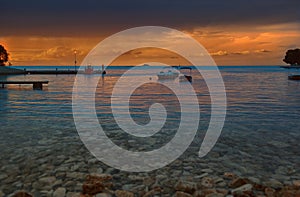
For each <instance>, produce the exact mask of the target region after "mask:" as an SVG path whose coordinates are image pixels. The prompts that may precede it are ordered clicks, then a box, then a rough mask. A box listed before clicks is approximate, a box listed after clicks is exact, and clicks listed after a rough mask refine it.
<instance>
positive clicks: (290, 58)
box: [283, 49, 300, 66]
mask: <svg viewBox="0 0 300 197" xmlns="http://www.w3.org/2000/svg"><path fill="white" fill-rule="evenodd" d="M283 61H284V62H285V63H287V64H290V65H299V66H300V49H290V50H288V51H287V52H286V55H285V57H284V59H283Z"/></svg>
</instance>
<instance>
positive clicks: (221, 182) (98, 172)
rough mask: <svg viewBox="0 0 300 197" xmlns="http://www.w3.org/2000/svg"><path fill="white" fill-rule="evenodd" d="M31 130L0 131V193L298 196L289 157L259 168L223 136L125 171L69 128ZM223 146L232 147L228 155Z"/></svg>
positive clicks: (1, 196)
mask: <svg viewBox="0 0 300 197" xmlns="http://www.w3.org/2000/svg"><path fill="white" fill-rule="evenodd" d="M31 132H32V133H34V131H32V130H31ZM35 134H36V135H35V137H34V138H31V140H28V137H27V136H26V135H22V134H19V135H18V136H16V135H14V138H15V140H14V141H8V140H7V139H4V138H3V139H1V137H0V139H1V140H6V142H7V143H6V147H3V145H0V148H1V150H3V151H2V153H1V160H0V166H1V168H0V171H1V174H0V183H1V184H0V197H6V196H10V197H12V196H15V197H21V196H22V197H23V196H24V197H32V196H33V197H44V196H45V197H64V196H66V197H79V196H81V197H90V196H96V197H110V196H117V197H131V196H143V197H149V196H177V197H191V196H195V197H202V196H203V197H221V196H224V197H226V196H227V197H230V196H245V197H246V196H261V197H262V196H266V197H271V196H276V197H277V196H278V197H279V196H283V197H285V196H300V193H299V191H300V176H299V171H298V169H297V168H295V167H294V166H293V165H292V163H289V164H288V162H287V161H284V160H283V161H282V162H283V163H276V165H274V166H273V167H272V166H271V165H272V164H271V163H270V164H269V166H266V168H265V169H260V168H261V167H259V166H258V165H259V163H260V158H258V157H253V158H251V157H250V155H247V154H246V153H245V152H242V150H243V148H240V149H241V150H238V151H239V154H237V153H234V151H233V150H231V149H230V147H228V146H227V147H226V148H225V146H226V145H225V144H223V143H224V141H223V140H221V141H220V142H219V143H218V145H216V147H215V149H214V151H212V152H211V153H210V154H209V155H208V156H207V157H205V158H199V157H197V156H196V155H194V153H195V152H197V150H198V146H197V147H193V146H191V147H190V148H189V149H188V150H187V152H186V153H185V154H184V155H183V156H182V157H180V158H178V159H177V160H176V161H174V162H172V163H171V164H169V165H168V166H166V167H164V168H161V169H158V170H155V171H152V172H148V173H129V172H124V171H119V170H117V169H114V168H111V167H109V166H107V165H105V164H103V163H102V162H100V161H98V160H97V159H96V158H94V157H93V156H92V155H91V154H90V153H89V152H88V150H87V149H86V148H85V146H84V145H83V144H82V142H81V141H80V139H79V138H78V136H76V135H74V134H73V136H72V135H71V134H70V133H69V134H66V133H59V132H58V133H51V134H52V135H53V136H52V137H47V138H44V137H41V136H43V135H42V134H40V133H39V132H36V133H35ZM66 135H67V136H66ZM54 136H55V137H54ZM10 137H13V136H12V135H11V136H10ZM25 139H26V140H25ZM274 144H275V142H274ZM9 147H12V148H9ZM222 150H223V152H224V150H226V151H231V152H230V153H228V154H229V155H232V156H231V157H230V158H231V159H226V158H227V157H225V156H224V155H222V154H223V152H222ZM233 156H234V157H233ZM239 157H241V158H240V161H242V160H243V162H245V164H247V162H246V161H247V158H248V157H249V158H248V159H249V160H250V158H251V159H252V161H251V163H252V164H253V165H249V164H247V165H248V166H249V167H248V168H246V167H244V166H245V164H243V163H242V162H240V163H239V162H238V161H239V159H238V158H239ZM255 159H256V160H255ZM273 159H274V158H273ZM284 163H285V164H286V165H285V166H284V165H283V164H284ZM264 165H266V164H265V163H264ZM255 167H256V168H255ZM256 169H257V171H255V170H256ZM266 169H270V170H272V171H273V169H275V170H274V171H273V174H272V173H270V172H268V171H267V170H266ZM262 170H264V171H265V173H264V172H263V171H262Z"/></svg>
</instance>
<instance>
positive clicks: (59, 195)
mask: <svg viewBox="0 0 300 197" xmlns="http://www.w3.org/2000/svg"><path fill="white" fill-rule="evenodd" d="M65 196H66V189H65V188H63V187H59V188H57V189H56V190H55V192H54V193H53V197H65Z"/></svg>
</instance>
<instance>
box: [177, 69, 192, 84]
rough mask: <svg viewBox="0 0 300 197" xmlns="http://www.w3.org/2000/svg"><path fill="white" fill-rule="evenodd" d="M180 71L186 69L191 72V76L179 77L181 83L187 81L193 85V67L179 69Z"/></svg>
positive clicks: (182, 75)
mask: <svg viewBox="0 0 300 197" xmlns="http://www.w3.org/2000/svg"><path fill="white" fill-rule="evenodd" d="M179 69H180V70H184V69H186V70H190V73H189V74H181V75H180V76H179V81H180V82H186V81H188V82H190V83H192V81H193V77H192V68H191V67H179Z"/></svg>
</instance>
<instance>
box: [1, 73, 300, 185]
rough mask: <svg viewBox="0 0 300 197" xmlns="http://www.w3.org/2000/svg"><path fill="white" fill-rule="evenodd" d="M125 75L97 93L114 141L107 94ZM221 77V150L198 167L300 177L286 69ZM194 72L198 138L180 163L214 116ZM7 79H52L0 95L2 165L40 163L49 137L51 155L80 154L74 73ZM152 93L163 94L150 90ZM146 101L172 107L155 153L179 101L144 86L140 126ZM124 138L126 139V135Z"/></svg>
mask: <svg viewBox="0 0 300 197" xmlns="http://www.w3.org/2000/svg"><path fill="white" fill-rule="evenodd" d="M124 71H125V70H124V69H113V70H110V71H109V72H108V75H107V76H106V77H105V79H104V80H102V79H101V80H100V81H99V84H98V88H97V93H96V109H97V113H98V114H97V115H98V118H99V121H100V122H101V123H102V124H103V127H104V129H105V130H106V131H107V133H108V135H109V136H110V137H112V138H113V137H114V135H111V134H112V133H114V132H115V131H118V130H119V128H118V126H117V125H116V124H115V122H114V120H113V116H112V114H111V109H110V94H111V92H112V88H113V87H114V84H115V82H116V81H117V79H118V78H119V77H120V76H121V74H122V73H123V72H124ZM220 71H221V74H222V76H223V79H224V82H225V88H226V93H227V99H228V103H227V107H228V109H227V117H226V121H225V125H224V129H223V131H222V134H221V137H220V139H219V141H218V143H217V145H216V146H215V148H214V149H213V150H212V151H211V152H210V153H209V155H208V156H207V157H205V158H201V159H199V162H203V163H206V162H207V163H211V165H212V168H213V169H214V170H215V171H216V172H218V173H222V171H223V172H224V171H235V172H236V173H239V174H241V175H245V176H250V175H251V176H257V177H259V178H262V179H263V178H266V179H267V178H272V177H273V178H278V176H279V175H278V174H277V175H276V177H274V176H275V175H274V174H276V170H278V169H279V168H280V167H282V166H287V167H289V168H292V169H294V170H295V171H294V172H293V174H282V173H281V175H282V176H285V177H290V178H291V179H292V178H293V177H294V178H300V176H299V175H300V171H299V169H300V168H299V167H300V166H299V165H300V152H299V150H300V145H299V142H300V82H297V81H288V80H287V76H288V71H286V70H283V69H281V68H279V67H221V68H220ZM193 72H194V76H195V78H194V81H193V86H194V88H195V90H196V93H197V96H198V99H199V104H200V108H201V121H200V123H201V124H200V127H199V134H198V135H199V136H198V137H199V138H197V139H196V140H195V142H194V143H193V144H192V145H191V151H190V153H185V154H184V155H183V158H185V156H186V157H197V151H198V150H197V147H199V141H201V140H199V139H201V137H203V135H204V132H203V131H204V130H205V128H207V125H208V120H209V117H210V98H209V94H208V91H207V87H206V85H205V82H204V81H203V80H202V78H201V76H200V75H197V74H196V73H195V72H196V71H193ZM93 77H95V76H88V80H94V79H93ZM132 77H134V76H132ZM3 79H6V80H49V85H48V86H46V87H45V88H44V90H43V91H33V90H32V87H31V86H30V85H28V86H27V85H22V86H19V85H9V86H7V88H6V89H0V125H1V126H0V133H1V135H0V140H1V143H0V151H1V154H0V166H6V165H14V166H17V167H18V166H21V165H23V164H24V163H26V162H27V159H28V158H35V155H39V154H40V152H39V151H37V150H43V149H42V148H41V143H40V141H43V140H45V139H48V140H51V139H52V141H51V143H50V144H51V145H53V144H55V145H56V146H55V147H56V148H53V147H54V146H49V147H52V148H53V149H51V148H49V147H47V146H45V147H46V148H47V151H48V152H49V154H50V153H51V154H56V153H57V154H58V152H59V153H60V154H65V155H68V157H72V151H74V148H75V149H76V147H77V146H78V147H81V148H83V144H82V143H81V142H80V141H78V140H77V141H76V140H74V141H73V139H75V138H76V137H78V134H77V132H76V128H75V125H74V121H73V115H72V88H73V82H74V76H73V75H57V76H56V75H27V76H23V75H20V76H9V77H7V78H5V77H1V80H3ZM153 88H155V89H159V91H158V92H157V91H152V90H153ZM149 100H151V101H157V102H161V103H162V104H164V105H165V106H167V109H168V113H169V114H168V115H169V116H168V120H167V123H166V125H165V127H164V129H166V130H170V132H169V133H166V135H165V136H164V137H165V138H164V139H161V140H160V141H159V143H158V144H156V145H155V146H154V147H152V148H155V147H159V145H161V144H163V143H167V141H168V140H170V139H171V137H172V136H173V135H174V133H173V129H175V128H176V127H177V126H178V124H177V122H178V120H179V119H180V109H179V107H178V101H177V99H176V97H175V95H173V94H172V93H171V92H170V91H169V90H168V89H165V88H163V87H158V86H155V85H153V84H151V85H150V84H149V85H146V86H145V87H143V88H141V89H138V90H136V91H135V93H134V96H132V99H131V109H130V110H131V113H132V114H131V115H132V117H133V119H134V120H135V121H136V122H138V123H140V124H146V123H147V121H149V116H148V107H149V105H150V104H151V102H149ZM119 107H124V106H119ZM125 138H126V140H128V139H127V138H128V136H125ZM58 139H61V141H60V140H58ZM154 139H155V138H154ZM119 143H120V145H121V146H123V147H125V148H126V146H127V148H134V147H136V146H140V148H141V147H142V144H139V143H137V144H136V145H135V146H134V145H132V146H131V145H129V147H128V144H127V145H126V144H125V145H124V144H122V142H119ZM74 144H76V145H74ZM193 148H195V149H193ZM83 149H84V148H83ZM141 149H143V147H142V148H141ZM145 149H148V148H147V147H145ZM47 151H46V152H47ZM84 151H86V150H83V152H84ZM85 154H86V155H89V153H85ZM16 155H19V156H16ZM89 156H90V157H92V156H91V155H89ZM237 166H239V167H237ZM279 174H280V173H279ZM18 175H19V176H22V175H24V176H25V175H26V173H25V172H22V171H21V172H20V173H19V174H18Z"/></svg>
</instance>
